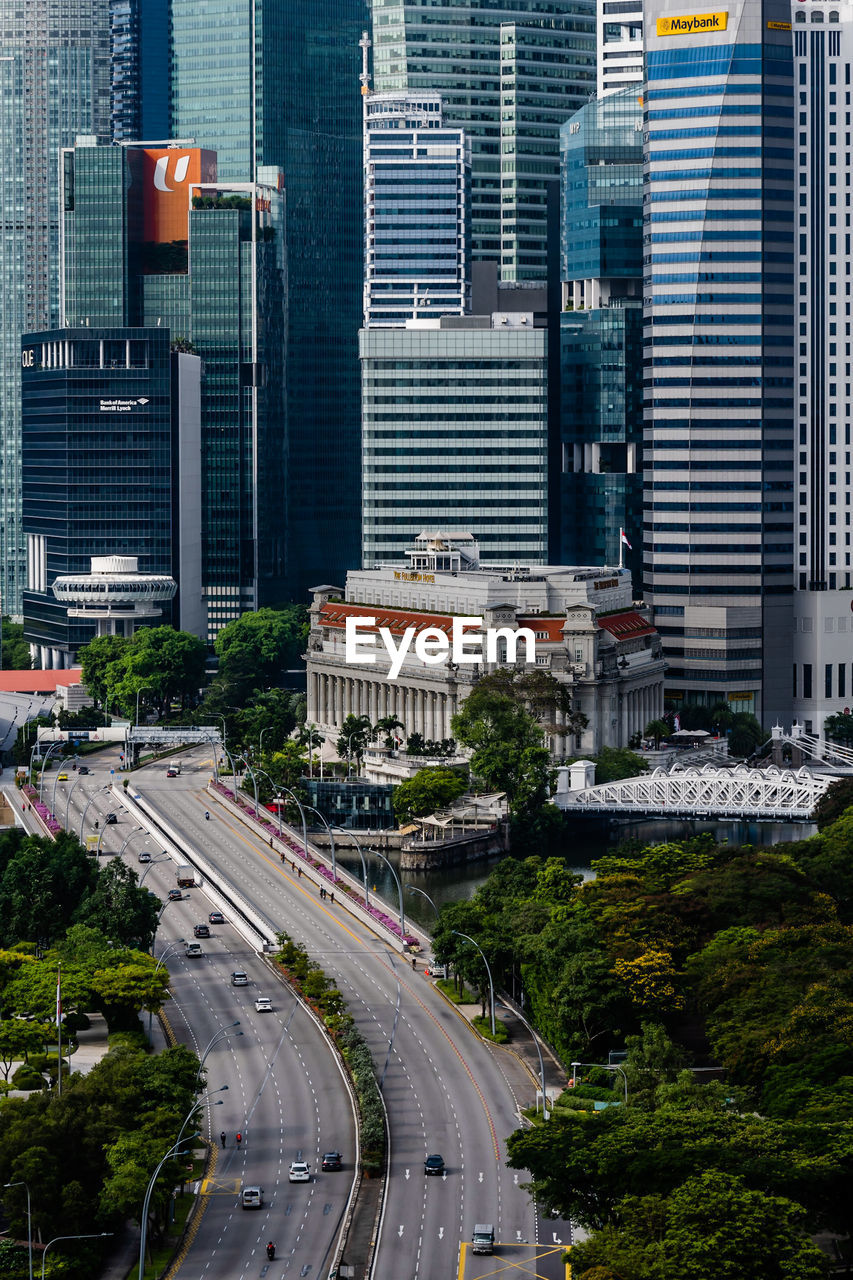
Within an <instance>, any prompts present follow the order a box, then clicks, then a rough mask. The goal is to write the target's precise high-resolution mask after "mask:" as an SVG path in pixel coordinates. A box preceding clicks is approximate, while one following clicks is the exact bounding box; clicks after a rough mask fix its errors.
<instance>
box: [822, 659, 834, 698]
mask: <svg viewBox="0 0 853 1280" xmlns="http://www.w3.org/2000/svg"><path fill="white" fill-rule="evenodd" d="M823 696H824V697H825V698H831V697H832V663H831V662H827V664H826V669H825V670H824V673H823Z"/></svg>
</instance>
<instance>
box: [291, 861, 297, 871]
mask: <svg viewBox="0 0 853 1280" xmlns="http://www.w3.org/2000/svg"><path fill="white" fill-rule="evenodd" d="M290 870H291V871H295V870H296V863H295V862H291V864H290Z"/></svg>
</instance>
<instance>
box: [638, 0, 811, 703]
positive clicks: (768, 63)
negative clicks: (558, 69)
mask: <svg viewBox="0 0 853 1280" xmlns="http://www.w3.org/2000/svg"><path fill="white" fill-rule="evenodd" d="M683 13H684V8H683V5H682V4H681V3H680V0H653V2H651V3H647V4H646V6H645V16H646V25H645V42H646V74H647V90H646V94H645V128H646V137H647V141H646V153H645V187H644V197H645V205H644V208H645V228H644V239H645V268H644V271H645V274H644V293H645V336H644V344H645V347H644V366H645V384H646V385H645V410H644V413H645V442H644V466H645V474H644V489H645V511H644V517H645V563H646V580H645V591H646V597H647V599H648V600H649V601H650V603H651V604H652V606H653V608H654V621H655V625H656V626H657V628H658V630H659V631H660V634H661V635H662V637H663V642H664V649H665V654H666V657H667V660H668V662H669V670H668V672H667V683H668V690H669V697H670V699H671V701H672V702H680V701H682V700H684V699H686V700H688V701H701V702H706V703H715V702H717V701H720V700H722V701H725V702H728V704H729V705H730V706H731V708H732V709H733V710H736V711H740V710H743V711H752V712H754V713H755V714H756V715H757V716H758V717H759V719H760V720H761V721H762V723H764V724H765V725H770V724H772V723H773V722H774V720H775V719H776V718H777V717H779V718H780V719H787V718H788V716H789V715H790V706H791V664H792V650H791V618H792V586H793V583H792V559H793V545H792V544H793V498H794V493H793V418H794V408H793V404H794V402H793V391H794V387H793V372H794V369H793V341H794V332H793V328H794V316H793V312H794V306H795V299H794V226H793V218H794V198H793V156H794V121H793V110H794V107H793V94H794V81H793V60H792V45H791V5H790V3H789V2H788V3H786V2H784V0H754V3H750V4H746V5H742V6H733V7H732V8H731V9H729V10H727V11H723V12H721V13H715V14H713V15H706V16H707V17H709V18H710V19H712V20H713V25H711V26H707V25H706V26H705V28H704V29H703V30H699V31H696V30H693V31H691V30H690V29H689V25H688V24H687V20H686V19H685V18H684V17H683Z"/></svg>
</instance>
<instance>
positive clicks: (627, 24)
mask: <svg viewBox="0 0 853 1280" xmlns="http://www.w3.org/2000/svg"><path fill="white" fill-rule="evenodd" d="M597 34H598V40H597V44H598V96H599V98H603V97H604V96H605V95H606V94H608V93H613V92H614V91H615V90H617V89H627V88H631V89H633V90H634V91H635V93H636V94H640V92H641V91H642V87H643V0H598V23H597Z"/></svg>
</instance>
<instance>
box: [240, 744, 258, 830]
mask: <svg viewBox="0 0 853 1280" xmlns="http://www.w3.org/2000/svg"><path fill="white" fill-rule="evenodd" d="M237 759H238V760H242V761H243V764H244V765H245V766H246V768H247V770H248V771H249V774H250V776H251V779H252V787H253V789H254V792H255V817H257V816H258V808H259V801H258V779H257V778H256V776H255V771H254V769H253V768H252V766H251V765H250V764H249V761H248V760H247V759H246V757H245V756H238V757H237Z"/></svg>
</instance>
